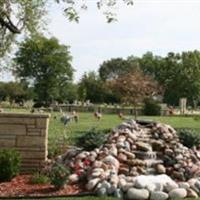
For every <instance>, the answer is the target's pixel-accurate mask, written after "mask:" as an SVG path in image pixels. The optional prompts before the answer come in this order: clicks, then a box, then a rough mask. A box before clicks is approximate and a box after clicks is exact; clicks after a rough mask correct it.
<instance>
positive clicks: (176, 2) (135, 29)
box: [48, 0, 200, 81]
mask: <svg viewBox="0 0 200 200" xmlns="http://www.w3.org/2000/svg"><path fill="white" fill-rule="evenodd" d="M77 1H79V0H77ZM86 1H87V2H88V4H89V8H88V11H86V12H82V13H81V15H80V22H79V23H78V24H77V23H70V22H68V21H67V19H66V18H65V17H64V16H63V13H62V12H61V11H60V9H59V8H58V7H56V6H54V7H53V8H51V12H50V16H49V18H50V19H51V21H50V22H49V25H48V27H49V34H50V36H55V37H56V38H58V39H59V40H60V42H61V43H63V44H66V45H69V46H71V48H70V51H71V54H72V56H73V66H74V68H75V70H76V72H75V80H76V81H77V80H78V79H79V78H80V77H81V75H82V74H83V73H84V72H85V71H90V70H96V71H97V70H98V68H99V65H100V64H101V63H102V62H103V61H104V60H107V59H110V58H115V57H123V58H126V57H127V56H130V55H135V56H141V55H142V54H144V53H145V52H147V51H152V52H153V53H155V54H157V55H165V54H166V53H167V52H169V51H175V52H181V51H187V50H194V49H200V24H199V21H200V0H134V6H129V7H127V6H125V5H122V4H120V6H119V7H118V9H117V13H118V22H115V23H112V24H107V23H106V20H105V17H104V16H103V15H102V13H100V12H99V11H98V10H97V8H96V5H95V2H96V0H86ZM118 1H120V0H118Z"/></svg>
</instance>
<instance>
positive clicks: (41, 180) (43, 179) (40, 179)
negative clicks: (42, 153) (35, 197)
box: [30, 172, 50, 184]
mask: <svg viewBox="0 0 200 200" xmlns="http://www.w3.org/2000/svg"><path fill="white" fill-rule="evenodd" d="M30 182H31V184H45V183H50V180H49V177H47V176H46V175H44V174H41V173H39V172H38V173H35V174H33V176H32V177H31V179H30Z"/></svg>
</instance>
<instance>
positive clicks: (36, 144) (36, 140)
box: [0, 113, 50, 173]
mask: <svg viewBox="0 0 200 200" xmlns="http://www.w3.org/2000/svg"><path fill="white" fill-rule="evenodd" d="M49 117H50V116H49V115H48V114H23V113H0V149H8V148H9V149H11V148H14V149H16V150H17V151H18V152H19V153H20V154H21V157H22V172H23V173H27V172H33V171H36V170H38V169H40V168H41V166H42V163H43V162H44V161H45V160H46V159H47V145H48V123H49Z"/></svg>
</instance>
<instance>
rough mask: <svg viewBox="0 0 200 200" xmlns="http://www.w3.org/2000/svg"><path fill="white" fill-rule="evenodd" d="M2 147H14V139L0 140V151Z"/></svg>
mask: <svg viewBox="0 0 200 200" xmlns="http://www.w3.org/2000/svg"><path fill="white" fill-rule="evenodd" d="M2 147H9V148H12V147H15V139H11V138H0V149H1V148H2Z"/></svg>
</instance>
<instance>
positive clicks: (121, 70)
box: [99, 58, 136, 81]
mask: <svg viewBox="0 0 200 200" xmlns="http://www.w3.org/2000/svg"><path fill="white" fill-rule="evenodd" d="M135 68H136V65H133V64H132V63H131V62H129V61H127V60H125V59H122V58H113V59H111V60H108V61H104V62H103V63H102V64H101V65H100V68H99V76H100V77H101V79H102V80H103V81H106V80H112V79H116V78H118V77H119V76H121V75H123V74H126V73H128V72H130V71H133V70H134V69H135Z"/></svg>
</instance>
